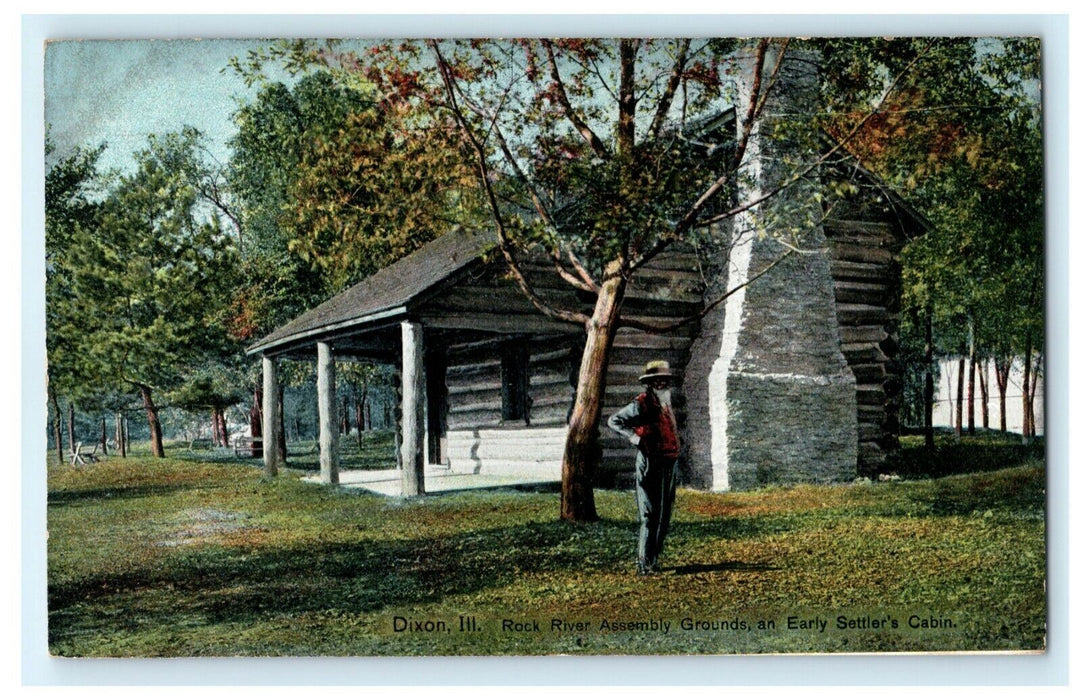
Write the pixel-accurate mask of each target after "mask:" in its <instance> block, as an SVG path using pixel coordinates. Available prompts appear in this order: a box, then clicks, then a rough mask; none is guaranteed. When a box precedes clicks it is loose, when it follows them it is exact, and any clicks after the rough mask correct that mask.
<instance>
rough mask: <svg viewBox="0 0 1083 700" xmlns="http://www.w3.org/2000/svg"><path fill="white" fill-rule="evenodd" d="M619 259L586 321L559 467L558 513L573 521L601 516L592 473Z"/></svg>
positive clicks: (621, 285)
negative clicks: (573, 404)
mask: <svg viewBox="0 0 1083 700" xmlns="http://www.w3.org/2000/svg"><path fill="white" fill-rule="evenodd" d="M617 267H618V266H617V264H616V263H610V264H609V265H608V266H607V268H606V281H605V282H604V283H603V284H602V286H601V289H600V290H599V291H598V301H597V303H596V304H595V305H594V314H593V316H592V317H591V319H590V322H589V323H588V324H587V329H586V330H587V342H586V345H585V346H584V348H583V359H582V361H581V362H580V364H579V380H578V382H577V385H576V392H575V406H574V408H573V410H572V416H571V420H570V421H569V423H568V438H567V442H565V445H564V461H563V464H562V465H561V475H562V479H561V482H562V485H561V491H560V517H561V519H563V520H568V521H571V522H593V521H596V520H598V511H597V509H596V507H595V505H594V474H595V472H596V471H597V469H598V466H599V465H600V463H601V461H602V448H601V445H600V443H599V442H598V437H599V436H598V426H599V423H600V422H601V417H602V406H603V404H604V403H605V381H606V374H607V372H608V370H609V356H610V351H611V350H612V347H613V339H614V337H615V336H616V333H617V324H618V319H619V318H620V307H621V302H622V301H623V300H624V290H625V285H626V284H627V282H626V281H625V278H624V275H622V274H620V270H619V269H616V268H617Z"/></svg>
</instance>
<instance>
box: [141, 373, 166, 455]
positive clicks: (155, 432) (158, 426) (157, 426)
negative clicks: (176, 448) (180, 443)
mask: <svg viewBox="0 0 1083 700" xmlns="http://www.w3.org/2000/svg"><path fill="white" fill-rule="evenodd" d="M139 394H140V396H142V397H143V408H144V409H146V411H147V423H148V424H149V425H150V452H151V454H152V455H154V456H155V457H165V447H164V446H163V445H162V423H161V421H160V420H158V407H157V406H155V405H154V398H153V397H152V396H151V393H150V387H149V386H147V385H146V384H140V385H139Z"/></svg>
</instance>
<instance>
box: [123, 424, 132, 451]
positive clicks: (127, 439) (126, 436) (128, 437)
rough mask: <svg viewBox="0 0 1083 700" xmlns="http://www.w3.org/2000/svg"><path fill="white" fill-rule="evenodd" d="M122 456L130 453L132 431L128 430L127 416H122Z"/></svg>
mask: <svg viewBox="0 0 1083 700" xmlns="http://www.w3.org/2000/svg"><path fill="white" fill-rule="evenodd" d="M123 429H124V454H125V455H127V454H128V453H129V452H131V451H132V431H131V430H129V429H128V416H127V414H125V415H124V426H123Z"/></svg>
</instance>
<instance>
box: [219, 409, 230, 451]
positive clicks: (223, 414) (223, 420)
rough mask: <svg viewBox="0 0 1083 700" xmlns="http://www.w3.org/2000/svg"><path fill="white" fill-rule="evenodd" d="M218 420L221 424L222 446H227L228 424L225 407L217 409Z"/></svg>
mask: <svg viewBox="0 0 1083 700" xmlns="http://www.w3.org/2000/svg"><path fill="white" fill-rule="evenodd" d="M218 421H219V422H220V423H221V424H222V447H229V424H228V423H226V409H224V408H223V409H219V411H218Z"/></svg>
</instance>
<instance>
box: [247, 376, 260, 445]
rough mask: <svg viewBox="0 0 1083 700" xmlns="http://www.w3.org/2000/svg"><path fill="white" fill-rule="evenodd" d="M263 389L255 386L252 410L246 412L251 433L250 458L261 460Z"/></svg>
mask: <svg viewBox="0 0 1083 700" xmlns="http://www.w3.org/2000/svg"><path fill="white" fill-rule="evenodd" d="M262 407H263V389H262V388H261V387H259V386H258V385H257V386H256V390H255V391H254V392H253V393H252V410H251V411H249V412H248V427H249V429H250V430H251V431H252V457H254V458H256V459H263V439H262V438H263V408H262Z"/></svg>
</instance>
